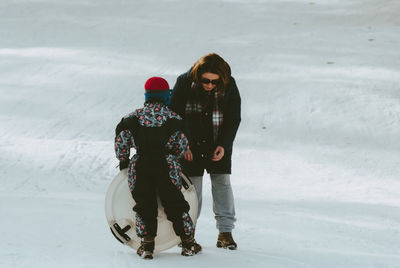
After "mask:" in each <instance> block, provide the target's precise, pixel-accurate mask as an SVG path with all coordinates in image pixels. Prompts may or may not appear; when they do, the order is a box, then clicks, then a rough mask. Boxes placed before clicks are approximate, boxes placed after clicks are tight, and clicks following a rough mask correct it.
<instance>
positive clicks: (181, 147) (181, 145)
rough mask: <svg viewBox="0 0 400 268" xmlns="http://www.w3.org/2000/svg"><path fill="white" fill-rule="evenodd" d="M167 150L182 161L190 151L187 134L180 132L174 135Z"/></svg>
mask: <svg viewBox="0 0 400 268" xmlns="http://www.w3.org/2000/svg"><path fill="white" fill-rule="evenodd" d="M167 149H168V151H169V152H170V153H171V154H173V155H176V156H177V157H178V158H179V159H180V158H181V157H182V156H183V154H184V153H185V152H186V151H187V150H188V149H189V141H188V139H187V138H186V136H185V134H184V133H183V132H182V131H180V130H178V131H176V132H175V133H174V134H172V135H171V137H170V138H169V140H168V143H167Z"/></svg>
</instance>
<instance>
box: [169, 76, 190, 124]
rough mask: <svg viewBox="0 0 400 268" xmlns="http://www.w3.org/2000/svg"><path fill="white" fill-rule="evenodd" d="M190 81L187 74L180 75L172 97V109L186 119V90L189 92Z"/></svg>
mask: <svg viewBox="0 0 400 268" xmlns="http://www.w3.org/2000/svg"><path fill="white" fill-rule="evenodd" d="M188 89H189V88H188V79H187V76H186V74H183V75H180V76H179V77H178V78H177V79H176V83H175V85H174V88H173V93H172V97H171V106H170V108H171V109H172V110H173V111H174V112H176V113H178V114H179V115H180V116H181V117H182V118H185V107H186V101H187V100H186V90H188Z"/></svg>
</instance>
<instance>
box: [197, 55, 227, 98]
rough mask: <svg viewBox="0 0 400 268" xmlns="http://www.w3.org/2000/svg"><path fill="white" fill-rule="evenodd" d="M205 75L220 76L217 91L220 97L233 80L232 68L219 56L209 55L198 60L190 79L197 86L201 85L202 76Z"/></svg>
mask: <svg viewBox="0 0 400 268" xmlns="http://www.w3.org/2000/svg"><path fill="white" fill-rule="evenodd" d="M204 73H213V74H217V75H219V79H220V81H219V83H218V84H217V85H216V90H217V92H218V94H219V95H221V94H223V93H224V92H225V89H226V88H227V86H228V83H229V80H230V78H231V67H229V64H228V63H227V62H226V61H225V60H224V59H223V58H222V57H221V56H219V55H218V54H216V53H209V54H207V55H204V56H203V57H201V58H200V59H198V60H197V61H196V62H195V63H194V65H193V67H192V70H191V71H190V78H191V79H192V81H193V82H195V83H196V84H197V85H201V75H202V74H204Z"/></svg>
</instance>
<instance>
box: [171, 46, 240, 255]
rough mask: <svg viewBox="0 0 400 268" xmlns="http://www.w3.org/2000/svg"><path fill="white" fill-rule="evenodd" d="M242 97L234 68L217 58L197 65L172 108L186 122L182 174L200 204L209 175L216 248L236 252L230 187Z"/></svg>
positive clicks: (178, 87)
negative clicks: (185, 176)
mask: <svg viewBox="0 0 400 268" xmlns="http://www.w3.org/2000/svg"><path fill="white" fill-rule="evenodd" d="M240 104H241V100H240V95H239V91H238V88H237V86H236V83H235V80H234V79H233V77H232V76H231V69H230V67H229V65H228V63H226V62H225V60H224V59H223V58H221V57H220V56H219V55H217V54H215V53H210V54H207V55H205V56H203V57H201V58H200V59H199V60H198V61H196V62H195V63H194V65H193V67H192V68H191V69H190V70H189V71H188V72H187V73H184V74H182V75H180V76H179V77H178V79H177V81H176V84H175V86H174V91H173V95H172V99H171V108H172V110H174V111H175V112H177V113H178V114H180V115H181V116H182V117H183V118H184V122H185V128H184V133H185V134H186V136H187V137H188V139H189V146H190V149H189V150H188V151H186V152H185V154H184V158H185V160H186V161H184V163H183V170H184V173H185V174H186V175H188V176H189V177H190V179H191V180H192V182H193V184H194V186H195V188H196V192H197V196H198V199H199V210H198V211H199V214H200V210H201V204H202V182H203V174H204V170H207V172H208V173H209V174H210V177H211V183H212V196H213V207H214V213H215V219H216V223H217V229H218V230H219V235H218V239H217V247H223V248H229V249H236V248H237V244H236V243H235V241H234V240H233V238H232V229H233V228H234V222H235V221H236V218H235V206H234V200H233V192H232V187H231V184H230V174H231V158H232V145H233V141H234V139H235V136H236V132H237V129H238V127H239V124H240V120H241V119H240Z"/></svg>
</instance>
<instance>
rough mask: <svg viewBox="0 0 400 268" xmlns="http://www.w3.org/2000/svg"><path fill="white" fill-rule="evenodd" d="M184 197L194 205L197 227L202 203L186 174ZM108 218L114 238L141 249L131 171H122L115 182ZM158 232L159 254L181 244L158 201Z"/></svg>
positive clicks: (109, 195) (110, 191)
mask: <svg viewBox="0 0 400 268" xmlns="http://www.w3.org/2000/svg"><path fill="white" fill-rule="evenodd" d="M182 193H183V196H184V197H185V199H186V201H187V202H188V203H189V205H190V211H189V214H190V217H191V218H192V221H193V223H194V224H196V220H197V209H198V207H197V206H198V200H197V195H196V190H195V189H194V186H193V184H192V183H191V181H190V180H189V179H188V178H187V177H186V176H185V175H183V174H182ZM105 201H106V204H105V209H106V217H107V222H108V225H109V226H110V229H111V232H112V233H113V235H114V237H115V238H116V239H118V240H119V241H120V242H121V243H123V244H125V245H127V246H129V247H131V248H133V249H135V250H136V249H138V248H139V246H140V238H139V237H138V236H137V235H136V227H135V222H136V215H135V214H136V213H135V211H133V210H132V208H133V207H134V206H135V200H133V198H132V195H131V193H130V191H129V186H128V169H123V170H121V171H120V172H119V173H118V174H117V175H116V176H115V178H114V180H113V181H112V182H111V185H110V186H109V187H108V190H107V194H106V200H105ZM157 221H158V229H157V236H156V238H155V249H154V251H155V252H160V251H163V250H167V249H169V248H172V247H174V246H176V245H178V244H179V243H180V238H179V237H178V236H177V235H176V234H175V232H174V230H173V228H172V222H170V221H169V220H168V219H167V216H166V215H165V212H164V208H163V206H162V205H161V203H160V199H158V217H157Z"/></svg>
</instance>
